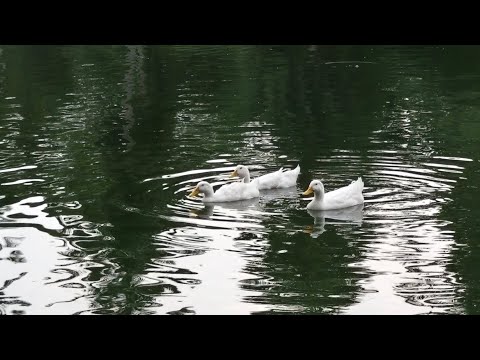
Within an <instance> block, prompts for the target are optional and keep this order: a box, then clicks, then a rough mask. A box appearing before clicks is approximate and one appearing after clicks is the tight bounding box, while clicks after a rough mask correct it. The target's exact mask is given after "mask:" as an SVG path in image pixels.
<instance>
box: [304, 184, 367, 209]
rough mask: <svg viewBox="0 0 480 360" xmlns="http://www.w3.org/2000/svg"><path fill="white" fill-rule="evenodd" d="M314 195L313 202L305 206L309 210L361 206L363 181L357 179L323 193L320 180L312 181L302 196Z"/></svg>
mask: <svg viewBox="0 0 480 360" xmlns="http://www.w3.org/2000/svg"><path fill="white" fill-rule="evenodd" d="M312 192H313V193H314V198H313V200H312V201H311V202H310V203H309V204H308V205H307V209H309V210H334V209H342V208H347V207H350V206H355V205H359V204H363V202H364V199H363V193H362V192H363V181H362V178H361V177H359V178H358V179H357V180H356V181H353V182H352V183H351V184H350V185H347V186H344V187H341V188H339V189H336V190H333V191H330V192H327V193H325V190H324V187H323V184H322V182H321V181H320V180H313V181H312V182H311V183H310V185H309V187H308V189H307V190H306V191H305V192H304V193H303V195H309V194H311V193H312Z"/></svg>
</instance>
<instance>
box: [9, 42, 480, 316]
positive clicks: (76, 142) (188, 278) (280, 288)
mask: <svg viewBox="0 0 480 360" xmlns="http://www.w3.org/2000/svg"><path fill="white" fill-rule="evenodd" d="M479 60H480V48H479V47H460V46H450V47H442V46H431V47H423V46H422V47H420V46H416V47H408V46H381V47H380V46H0V313H4V314H277V313H288V314H439V313H446V314H478V313H480V310H479V308H478V305H479V303H480V302H479V299H480V298H479V295H480V266H479V265H478V264H480V262H479V261H480V250H479V249H480V247H479V244H480V243H479V241H478V239H479V236H478V232H479V231H478V229H479V220H478V219H479V218H480V209H479V207H478V205H477V203H478V199H479V189H478V184H479V182H480V166H479V165H480V164H479V160H480V158H479V157H478V149H479V148H480V147H479V145H480V122H479V118H478V116H479V115H480V82H479V81H478V80H479V76H480V75H479V74H480V73H479V71H480V65H479V64H480V61H479ZM240 163H241V164H244V165H248V166H249V167H250V170H251V174H252V175H253V177H255V176H258V175H262V174H264V173H267V172H270V171H275V170H277V169H278V168H280V167H285V168H294V167H295V166H296V165H297V164H300V166H301V174H300V176H299V179H298V184H297V186H296V187H292V188H290V189H283V190H272V191H263V192H262V194H261V197H260V198H259V199H253V200H248V201H242V202H236V203H224V204H217V205H207V206H205V205H203V204H202V202H201V201H200V200H199V199H192V198H189V197H187V195H188V193H189V192H190V191H191V189H192V188H193V187H194V186H195V184H196V183H197V182H198V181H200V180H206V181H209V182H210V183H212V184H213V185H214V186H215V187H216V188H217V187H218V186H220V185H222V184H225V183H227V182H230V181H232V179H231V178H229V174H230V172H231V171H232V170H233V168H234V167H235V165H236V164H240ZM359 176H361V177H362V178H363V181H364V182H365V190H364V196H365V204H364V206H359V207H355V208H351V209H345V210H342V211H335V212H311V211H307V210H306V209H305V206H306V204H307V200H305V199H303V197H302V196H301V195H300V194H301V192H303V191H304V190H305V189H306V188H307V186H308V184H309V182H310V181H311V180H312V179H322V180H323V182H324V184H325V188H326V190H327V191H329V190H333V189H335V188H337V187H341V186H345V185H348V184H349V183H350V182H351V181H353V180H355V179H357V177H359Z"/></svg>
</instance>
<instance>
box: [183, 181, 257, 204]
mask: <svg viewBox="0 0 480 360" xmlns="http://www.w3.org/2000/svg"><path fill="white" fill-rule="evenodd" d="M198 194H204V195H205V196H204V197H203V199H202V201H203V202H204V203H212V202H229V201H238V200H247V199H253V198H257V197H259V196H260V193H259V192H258V188H257V186H256V185H255V184H252V183H250V184H245V183H242V182H234V183H231V184H226V185H223V186H222V187H221V188H220V189H218V190H217V191H216V192H214V191H213V187H212V185H210V184H209V183H208V182H206V181H200V182H199V183H198V184H197V186H196V187H195V189H193V191H192V192H191V193H190V196H192V197H194V196H197V195H198Z"/></svg>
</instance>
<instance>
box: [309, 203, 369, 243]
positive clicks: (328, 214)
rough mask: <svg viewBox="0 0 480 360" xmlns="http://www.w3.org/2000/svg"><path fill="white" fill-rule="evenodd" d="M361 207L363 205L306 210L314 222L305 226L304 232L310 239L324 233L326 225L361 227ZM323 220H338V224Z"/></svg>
mask: <svg viewBox="0 0 480 360" xmlns="http://www.w3.org/2000/svg"><path fill="white" fill-rule="evenodd" d="M363 207H364V205H363V204H360V205H355V206H351V207H348V208H344V209H338V210H307V212H308V213H309V214H310V216H311V217H313V219H314V221H313V225H309V226H307V228H306V229H305V230H304V232H305V233H307V234H310V236H311V237H312V238H317V237H318V236H320V235H321V234H323V233H324V232H325V231H326V230H325V225H326V224H350V225H362V221H363ZM325 219H332V220H339V221H340V222H336V221H325Z"/></svg>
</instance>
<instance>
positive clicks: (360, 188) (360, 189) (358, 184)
mask: <svg viewBox="0 0 480 360" xmlns="http://www.w3.org/2000/svg"><path fill="white" fill-rule="evenodd" d="M355 183H356V184H357V186H358V190H359V191H363V186H364V183H363V180H362V177H361V176H360V177H359V178H358V179H357V181H355Z"/></svg>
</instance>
